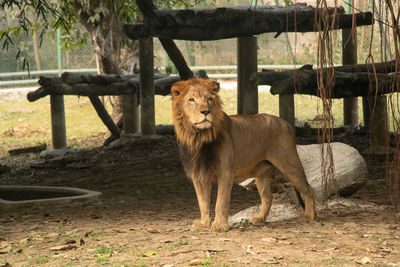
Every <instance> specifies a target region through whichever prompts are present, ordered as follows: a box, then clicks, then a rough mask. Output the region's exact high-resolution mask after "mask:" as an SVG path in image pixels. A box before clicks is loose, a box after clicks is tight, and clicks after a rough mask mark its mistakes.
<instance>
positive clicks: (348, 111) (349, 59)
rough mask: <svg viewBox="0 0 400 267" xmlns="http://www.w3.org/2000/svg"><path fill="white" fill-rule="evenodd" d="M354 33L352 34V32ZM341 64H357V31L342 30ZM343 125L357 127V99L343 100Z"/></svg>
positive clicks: (348, 98)
mask: <svg viewBox="0 0 400 267" xmlns="http://www.w3.org/2000/svg"><path fill="white" fill-rule="evenodd" d="M352 31H354V32H352ZM342 62H343V65H352V64H357V30H356V28H354V29H342ZM343 120H344V121H343V124H344V126H347V127H349V128H355V127H357V125H358V98H357V97H347V98H343Z"/></svg>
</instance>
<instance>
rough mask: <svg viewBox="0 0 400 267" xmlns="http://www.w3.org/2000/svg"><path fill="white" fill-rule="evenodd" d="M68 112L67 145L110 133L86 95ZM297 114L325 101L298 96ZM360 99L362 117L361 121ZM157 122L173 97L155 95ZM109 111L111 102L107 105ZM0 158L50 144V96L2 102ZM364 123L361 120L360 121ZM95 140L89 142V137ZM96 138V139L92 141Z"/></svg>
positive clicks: (232, 103) (268, 98) (336, 105)
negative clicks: (24, 148)
mask: <svg viewBox="0 0 400 267" xmlns="http://www.w3.org/2000/svg"><path fill="white" fill-rule="evenodd" d="M220 94H221V98H222V100H223V102H224V109H225V111H226V112H227V113H228V114H236V110H237V108H236V105H237V100H236V98H237V97H236V91H235V90H221V93H220ZM64 102H65V115H66V128H67V139H68V140H67V143H68V146H77V147H85V146H93V145H96V146H100V145H101V144H102V142H103V141H104V139H105V137H106V135H107V132H108V131H107V129H106V127H105V126H104V125H103V123H102V122H101V120H100V118H99V117H98V116H97V114H96V112H95V111H94V109H93V107H92V105H91V104H90V101H89V99H88V98H87V97H77V96H65V97H64ZM295 105H296V110H295V116H296V118H297V119H298V120H300V121H309V120H312V119H313V118H314V117H315V116H316V115H317V114H321V113H322V104H321V101H320V100H319V99H318V98H317V97H311V96H306V95H296V96H295ZM361 106H362V105H361V99H360V104H359V117H360V120H362V116H361V114H362V111H361ZM155 107H156V124H171V123H172V115H171V98H170V97H169V96H156V98H155ZM342 108H343V105H342V101H341V100H333V117H334V119H335V125H336V126H340V125H342V124H343V111H342ZM107 109H108V110H109V111H110V110H111V107H110V105H107ZM259 112H260V113H269V114H272V115H278V114H279V97H278V96H272V95H271V94H269V93H266V92H260V93H259ZM0 121H1V124H0V157H4V156H6V155H7V150H9V149H13V148H20V147H25V146H32V145H37V144H41V143H46V144H47V145H48V146H49V147H50V146H51V124H50V104H49V98H48V97H46V98H42V99H40V100H38V101H36V102H33V103H30V102H28V101H27V100H26V99H19V100H11V101H4V102H0ZM360 122H361V123H362V121H360ZM89 139H91V140H92V141H91V142H89V143H87V140H89ZM93 139H94V140H93Z"/></svg>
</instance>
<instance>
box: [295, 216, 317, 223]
mask: <svg viewBox="0 0 400 267" xmlns="http://www.w3.org/2000/svg"><path fill="white" fill-rule="evenodd" d="M299 220H300V222H302V223H309V222H311V221H314V220H315V215H314V216H307V215H303V216H301V217H300V218H299Z"/></svg>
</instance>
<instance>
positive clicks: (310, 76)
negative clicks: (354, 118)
mask: <svg viewBox="0 0 400 267" xmlns="http://www.w3.org/2000/svg"><path fill="white" fill-rule="evenodd" d="M317 72H318V71H317V70H313V69H312V66H311V65H305V66H303V67H301V68H300V69H298V70H289V71H281V72H277V71H263V72H259V73H255V74H253V75H252V77H251V81H252V82H254V83H255V84H256V85H270V86H271V94H273V95H277V94H279V95H286V94H306V95H314V96H318V97H319V94H320V92H319V90H318V85H317V77H318V73H317ZM392 79H393V75H391V74H385V73H377V74H376V75H374V74H373V73H367V72H355V73H350V72H341V71H336V70H335V73H334V82H333V83H334V87H333V89H332V92H331V95H330V96H328V97H329V98H345V97H358V96H367V95H369V94H371V93H372V94H377V95H384V94H390V93H393V90H394V91H399V88H393V87H392V86H391V85H392ZM324 80H325V78H324ZM376 83H377V87H376Z"/></svg>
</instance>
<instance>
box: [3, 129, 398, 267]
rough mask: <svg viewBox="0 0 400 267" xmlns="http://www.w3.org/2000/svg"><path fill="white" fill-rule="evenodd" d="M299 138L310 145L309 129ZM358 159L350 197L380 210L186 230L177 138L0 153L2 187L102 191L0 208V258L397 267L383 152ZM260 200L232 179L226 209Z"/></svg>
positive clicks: (191, 205)
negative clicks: (56, 154)
mask: <svg viewBox="0 0 400 267" xmlns="http://www.w3.org/2000/svg"><path fill="white" fill-rule="evenodd" d="M99 138H103V137H102V136H101V137H99ZM335 141H341V142H346V143H348V144H350V145H352V146H354V147H356V148H357V149H359V151H364V150H365V149H366V148H367V146H368V143H369V141H368V138H367V137H366V136H365V135H364V134H363V132H357V133H355V134H352V135H347V136H345V135H342V136H337V137H336V138H335ZM298 143H299V144H300V143H301V144H306V143H316V137H309V138H300V139H299V140H298ZM365 157H366V160H367V164H368V168H369V169H368V171H369V182H368V184H367V186H366V187H365V188H364V189H363V190H361V191H360V192H358V193H357V194H356V195H355V197H356V198H361V199H364V200H368V201H372V202H374V203H377V204H379V205H380V206H381V207H382V209H381V211H380V212H376V211H368V212H366V211H362V210H361V209H354V208H352V209H348V210H346V209H344V211H343V209H341V210H340V211H339V210H334V209H333V210H328V211H324V212H320V213H319V214H318V220H317V221H316V222H312V223H308V224H304V223H298V222H297V221H296V220H288V221H283V222H274V223H268V224H267V225H265V226H253V225H249V224H246V223H243V224H241V225H235V226H233V228H232V229H231V230H230V231H228V232H226V233H211V232H201V233H198V232H191V231H190V225H191V222H192V220H193V219H195V218H196V217H197V216H198V213H199V212H198V207H197V202H196V197H195V193H194V189H193V186H192V185H191V183H190V182H189V181H188V179H187V178H186V177H185V175H184V174H183V171H182V167H181V164H180V162H179V157H178V152H177V147H176V141H175V137H174V136H164V137H163V138H161V139H160V140H159V141H156V142H142V143H140V144H136V145H135V146H134V147H126V148H125V149H123V150H109V149H104V148H95V149H89V150H83V151H80V152H79V153H75V154H72V155H68V156H66V157H65V158H63V159H62V160H57V159H51V160H50V159H49V160H44V159H40V158H35V157H32V155H24V156H19V157H13V158H11V157H8V158H5V159H0V164H2V165H7V166H9V167H10V168H11V169H12V171H11V172H8V173H6V174H2V175H0V184H3V185H4V184H18V185H56V186H57V185H59V186H72V187H80V188H86V189H92V190H96V191H101V192H103V195H102V196H101V198H100V199H99V201H96V202H93V203H84V204H73V205H72V204H71V205H70V206H64V207H50V208H23V209H19V210H15V211H9V212H1V213H0V216H1V217H0V253H1V254H0V266H10V265H11V266H38V265H47V266H99V265H111V266H188V265H189V264H190V263H192V264H195V263H197V264H198V265H203V266H272V265H281V266H353V265H359V264H370V265H372V266H385V265H386V266H400V224H399V221H400V218H399V216H397V215H396V214H394V213H393V212H392V210H391V207H390V203H389V202H388V201H387V200H386V198H385V190H384V179H385V174H384V168H385V157H378V156H375V157H371V156H365ZM214 193H215V190H214ZM214 198H215V197H214ZM276 199H280V200H281V201H282V199H281V198H279V196H277V197H276ZM258 202H259V198H258V195H257V193H256V192H248V191H245V190H244V189H242V188H240V187H238V186H235V187H234V190H233V194H232V201H231V214H234V213H235V212H237V211H239V210H242V209H244V208H247V207H250V206H253V205H256V204H258ZM7 264H8V265H7Z"/></svg>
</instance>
